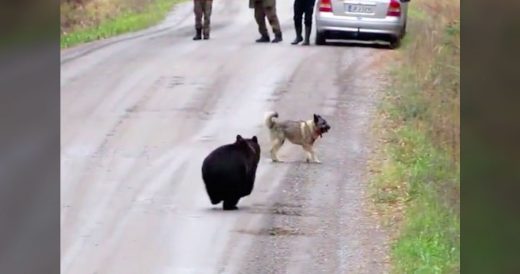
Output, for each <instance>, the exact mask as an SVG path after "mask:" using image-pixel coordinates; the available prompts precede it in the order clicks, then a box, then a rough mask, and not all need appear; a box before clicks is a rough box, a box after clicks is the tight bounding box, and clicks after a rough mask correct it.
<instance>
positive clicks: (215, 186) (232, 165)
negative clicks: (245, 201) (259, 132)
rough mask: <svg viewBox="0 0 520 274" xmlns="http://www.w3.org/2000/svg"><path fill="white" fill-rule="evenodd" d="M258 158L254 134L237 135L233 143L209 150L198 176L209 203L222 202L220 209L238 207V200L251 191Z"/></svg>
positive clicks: (256, 141) (258, 151)
mask: <svg viewBox="0 0 520 274" xmlns="http://www.w3.org/2000/svg"><path fill="white" fill-rule="evenodd" d="M259 160H260V146H259V145H258V139H257V138H256V136H253V138H251V139H244V138H242V136H240V135H237V139H236V141H235V143H233V144H228V145H224V146H221V147H219V148H217V149H215V150H214V151H212V152H211V153H210V154H209V155H208V156H207V157H206V159H204V162H203V163H202V179H203V180H204V184H205V185H206V191H207V192H208V196H209V199H210V201H211V203H212V204H214V205H216V204H218V203H220V202H221V201H224V205H223V208H224V210H233V209H238V208H237V203H238V200H240V198H242V197H244V196H247V195H249V194H251V191H253V185H254V183H255V175H256V167H257V166H258V161H259Z"/></svg>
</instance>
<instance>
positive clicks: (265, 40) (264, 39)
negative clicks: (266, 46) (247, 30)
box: [256, 35, 271, 43]
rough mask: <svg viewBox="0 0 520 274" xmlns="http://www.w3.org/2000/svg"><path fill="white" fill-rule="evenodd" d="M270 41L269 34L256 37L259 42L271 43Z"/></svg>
mask: <svg viewBox="0 0 520 274" xmlns="http://www.w3.org/2000/svg"><path fill="white" fill-rule="evenodd" d="M269 41H271V39H270V38H269V35H262V37H260V38H258V39H256V42H257V43H269Z"/></svg>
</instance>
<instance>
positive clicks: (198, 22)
mask: <svg viewBox="0 0 520 274" xmlns="http://www.w3.org/2000/svg"><path fill="white" fill-rule="evenodd" d="M193 13H195V36H194V37H193V40H200V39H201V38H202V37H201V34H202V1H201V0H194V1H193Z"/></svg>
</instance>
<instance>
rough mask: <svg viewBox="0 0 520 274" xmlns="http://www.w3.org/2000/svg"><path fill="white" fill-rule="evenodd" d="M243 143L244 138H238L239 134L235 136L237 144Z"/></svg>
mask: <svg viewBox="0 0 520 274" xmlns="http://www.w3.org/2000/svg"><path fill="white" fill-rule="evenodd" d="M242 141H244V138H242V136H240V134H238V135H237V142H242Z"/></svg>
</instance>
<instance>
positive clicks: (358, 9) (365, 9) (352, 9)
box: [345, 4, 374, 14]
mask: <svg viewBox="0 0 520 274" xmlns="http://www.w3.org/2000/svg"><path fill="white" fill-rule="evenodd" d="M345 10H346V11H347V12H348V13H363V14H370V13H374V6H372V5H361V4H345Z"/></svg>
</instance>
